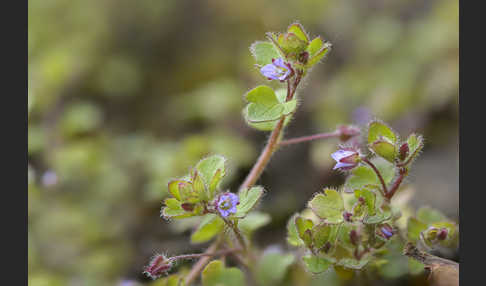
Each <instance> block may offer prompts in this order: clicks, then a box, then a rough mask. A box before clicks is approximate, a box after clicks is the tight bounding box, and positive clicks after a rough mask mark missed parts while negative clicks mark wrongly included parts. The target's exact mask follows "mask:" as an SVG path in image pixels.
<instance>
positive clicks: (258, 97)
mask: <svg viewBox="0 0 486 286" xmlns="http://www.w3.org/2000/svg"><path fill="white" fill-rule="evenodd" d="M245 98H246V100H248V102H253V103H258V104H261V105H264V106H267V107H272V106H274V105H275V104H278V103H280V101H279V100H278V98H277V95H276V94H275V92H274V91H273V89H272V88H271V87H268V86H266V85H259V86H257V87H255V88H254V89H252V90H250V91H249V92H247V93H246V95H245Z"/></svg>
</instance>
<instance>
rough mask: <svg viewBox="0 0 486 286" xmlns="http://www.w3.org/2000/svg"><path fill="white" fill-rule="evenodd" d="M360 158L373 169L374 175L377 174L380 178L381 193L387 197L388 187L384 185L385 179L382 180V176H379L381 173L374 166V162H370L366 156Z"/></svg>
mask: <svg viewBox="0 0 486 286" xmlns="http://www.w3.org/2000/svg"><path fill="white" fill-rule="evenodd" d="M361 159H362V160H363V162H365V163H366V164H368V165H369V166H370V167H371V169H373V171H375V173H376V176H378V179H379V180H380V183H381V186H382V187H383V192H382V194H383V196H384V197H387V194H388V189H387V187H386V184H385V180H383V177H382V176H381V173H380V171H379V170H378V168H376V166H375V164H373V163H371V161H370V160H368V159H367V158H361Z"/></svg>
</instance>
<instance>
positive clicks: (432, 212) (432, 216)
mask: <svg viewBox="0 0 486 286" xmlns="http://www.w3.org/2000/svg"><path fill="white" fill-rule="evenodd" d="M417 219H418V220H420V221H421V222H423V223H425V224H431V223H435V222H440V221H447V218H446V216H445V215H443V214H442V213H441V212H440V211H438V210H436V209H433V208H431V207H428V206H424V207H421V208H420V209H419V210H418V211H417Z"/></svg>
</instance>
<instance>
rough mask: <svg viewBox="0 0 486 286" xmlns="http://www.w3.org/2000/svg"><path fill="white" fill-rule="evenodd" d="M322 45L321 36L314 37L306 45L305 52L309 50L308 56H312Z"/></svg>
mask: <svg viewBox="0 0 486 286" xmlns="http://www.w3.org/2000/svg"><path fill="white" fill-rule="evenodd" d="M323 45H324V41H322V39H321V37H315V38H314V40H312V41H311V42H310V43H309V46H307V52H309V56H310V57H312V56H314V54H316V53H317V52H319V51H320V50H321V49H322V46H323Z"/></svg>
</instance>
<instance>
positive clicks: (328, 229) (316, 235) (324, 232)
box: [312, 223, 339, 249]
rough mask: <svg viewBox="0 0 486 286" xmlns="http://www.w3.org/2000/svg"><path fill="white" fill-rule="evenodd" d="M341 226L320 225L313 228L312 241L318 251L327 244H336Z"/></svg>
mask: <svg viewBox="0 0 486 286" xmlns="http://www.w3.org/2000/svg"><path fill="white" fill-rule="evenodd" d="M338 230H339V225H336V224H326V223H322V224H318V225H316V226H314V227H313V228H312V240H313V242H314V247H315V248H316V249H321V248H322V247H323V246H324V245H325V244H326V243H327V242H329V243H331V246H332V244H334V242H335V240H336V235H337V232H338Z"/></svg>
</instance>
